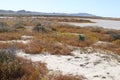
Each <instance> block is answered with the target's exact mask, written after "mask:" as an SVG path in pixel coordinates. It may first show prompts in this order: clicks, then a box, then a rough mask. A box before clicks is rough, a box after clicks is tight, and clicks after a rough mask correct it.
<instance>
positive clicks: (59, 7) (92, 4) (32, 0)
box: [0, 0, 120, 18]
mask: <svg viewBox="0 0 120 80" xmlns="http://www.w3.org/2000/svg"><path fill="white" fill-rule="evenodd" d="M0 9H4V10H15V11H17V10H28V11H38V12H50V13H53V12H56V13H90V14H94V15H97V16H104V17H119V18H120V0H0Z"/></svg>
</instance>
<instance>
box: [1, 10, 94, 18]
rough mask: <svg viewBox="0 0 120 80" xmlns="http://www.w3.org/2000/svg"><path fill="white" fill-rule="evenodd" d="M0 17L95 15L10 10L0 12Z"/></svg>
mask: <svg viewBox="0 0 120 80" xmlns="http://www.w3.org/2000/svg"><path fill="white" fill-rule="evenodd" d="M0 15H51V16H86V17H95V15H92V14H88V13H73V14H70V13H69V14H68V13H43V12H33V11H26V10H19V11H12V10H0Z"/></svg>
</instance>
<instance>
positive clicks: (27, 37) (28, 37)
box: [21, 35, 33, 40]
mask: <svg viewBox="0 0 120 80" xmlns="http://www.w3.org/2000/svg"><path fill="white" fill-rule="evenodd" d="M32 38H33V36H26V35H23V36H21V39H22V40H27V39H32Z"/></svg>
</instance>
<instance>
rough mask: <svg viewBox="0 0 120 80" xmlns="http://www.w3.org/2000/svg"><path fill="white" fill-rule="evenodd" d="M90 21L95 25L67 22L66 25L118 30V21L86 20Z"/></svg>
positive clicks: (119, 22)
mask: <svg viewBox="0 0 120 80" xmlns="http://www.w3.org/2000/svg"><path fill="white" fill-rule="evenodd" d="M87 20H91V21H93V22H95V23H73V22H69V23H68V22H67V24H70V25H75V26H81V27H85V26H98V27H103V28H109V29H117V30H120V21H115V20H102V19H87ZM65 23H66V22H65Z"/></svg>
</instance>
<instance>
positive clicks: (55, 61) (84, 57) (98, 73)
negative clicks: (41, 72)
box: [16, 50, 120, 80]
mask: <svg viewBox="0 0 120 80" xmlns="http://www.w3.org/2000/svg"><path fill="white" fill-rule="evenodd" d="M72 54H73V55H74V56H64V55H50V54H25V53H24V52H22V51H17V54H16V55H17V56H19V57H23V58H26V59H30V60H31V61H33V62H36V61H40V62H44V63H46V66H47V68H48V69H49V70H53V71H61V72H62V74H72V75H83V76H84V77H86V79H85V80H120V57H119V56H118V55H112V54H102V53H101V54H100V53H99V52H96V53H90V54H88V53H81V51H80V50H75V51H73V52H72Z"/></svg>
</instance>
